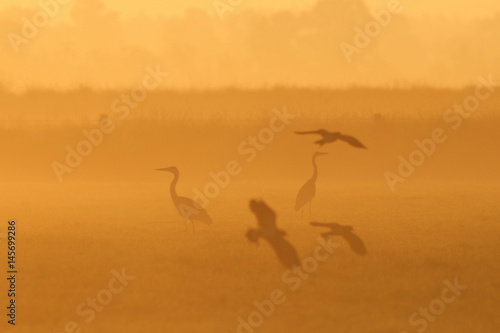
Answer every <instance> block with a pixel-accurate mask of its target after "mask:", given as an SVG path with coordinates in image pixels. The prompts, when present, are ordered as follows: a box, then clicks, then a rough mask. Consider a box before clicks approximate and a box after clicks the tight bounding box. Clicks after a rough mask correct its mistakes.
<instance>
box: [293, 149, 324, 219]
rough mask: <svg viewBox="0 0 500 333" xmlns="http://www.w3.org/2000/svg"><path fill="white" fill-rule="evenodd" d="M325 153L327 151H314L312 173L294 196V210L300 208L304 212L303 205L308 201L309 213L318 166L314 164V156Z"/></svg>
mask: <svg viewBox="0 0 500 333" xmlns="http://www.w3.org/2000/svg"><path fill="white" fill-rule="evenodd" d="M322 155H327V153H321V152H315V153H314V154H313V156H312V164H313V175H312V177H311V178H310V179H309V180H308V181H307V182H306V183H305V184H304V185H302V187H301V188H300V190H299V193H297V197H296V198H295V211H298V210H300V209H302V214H303V213H304V206H305V205H306V204H307V203H309V214H311V201H312V199H313V198H314V196H315V195H316V179H317V178H318V166H317V165H316V158H317V157H318V156H322Z"/></svg>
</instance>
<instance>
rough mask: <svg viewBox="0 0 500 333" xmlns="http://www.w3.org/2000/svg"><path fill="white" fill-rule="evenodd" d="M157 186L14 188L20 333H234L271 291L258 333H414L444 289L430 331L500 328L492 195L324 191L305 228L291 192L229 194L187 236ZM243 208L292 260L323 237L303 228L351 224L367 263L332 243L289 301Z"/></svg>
mask: <svg viewBox="0 0 500 333" xmlns="http://www.w3.org/2000/svg"><path fill="white" fill-rule="evenodd" d="M159 178H160V179H159V182H158V183H134V184H101V183H95V184H72V185H70V186H67V187H66V186H60V185H36V186H27V185H26V186H19V187H17V189H12V191H11V192H10V195H9V198H6V199H5V200H3V202H2V210H5V211H8V210H10V211H12V210H14V211H17V212H18V214H17V216H16V218H17V220H18V225H19V227H18V233H19V239H20V241H19V245H18V247H19V255H18V256H19V258H18V261H19V265H20V268H19V270H20V272H21V274H20V275H19V276H20V278H19V286H18V288H19V290H20V291H19V293H20V296H19V310H18V311H19V318H18V322H19V324H18V326H17V327H16V329H17V330H18V331H21V332H63V331H64V327H65V325H66V323H67V322H70V321H74V322H76V323H78V324H79V325H80V327H81V328H82V329H83V331H84V332H113V331H119V332H236V331H237V327H238V321H237V318H238V317H240V316H241V317H244V318H247V317H248V316H249V315H250V313H252V312H253V311H255V306H254V305H253V302H254V301H258V302H261V301H264V300H266V299H269V297H270V296H269V295H270V293H271V292H272V291H273V290H275V289H280V290H282V291H283V292H284V295H285V297H286V301H285V302H284V303H283V304H280V305H278V306H276V309H275V311H274V313H273V314H272V315H271V316H270V317H269V318H265V320H264V323H263V325H262V326H261V327H260V328H259V329H257V330H256V332H278V331H279V332H313V331H314V332H401V331H404V330H406V331H408V332H417V330H416V328H415V327H412V326H411V325H410V324H409V316H410V315H411V314H412V313H414V312H417V311H418V310H419V308H420V307H429V303H430V302H431V301H433V300H435V299H437V298H440V297H441V292H442V289H443V288H445V285H444V283H443V281H445V280H449V281H450V282H452V283H453V281H454V280H455V278H458V281H459V283H460V284H461V285H465V286H467V289H466V290H464V291H463V292H462V294H461V295H460V296H459V297H457V298H456V300H455V301H454V302H452V303H451V304H447V305H446V309H445V311H444V312H443V313H442V314H441V315H439V316H437V318H436V319H435V321H434V322H429V326H428V329H427V332H497V331H498V328H499V327H500V321H499V319H498V311H499V310H500V308H499V304H500V303H499V302H500V296H499V288H500V279H499V277H498V276H499V271H498V265H497V264H498V251H499V248H498V239H499V237H500V226H499V224H498V221H499V218H500V208H499V206H498V204H497V203H498V200H497V199H498V196H499V195H500V193H499V192H500V191H499V188H498V186H494V185H478V184H468V185H466V184H446V185H445V184H442V185H439V186H432V185H428V186H421V187H419V186H412V187H411V188H409V189H406V190H405V191H404V192H403V193H401V194H400V195H399V196H397V197H396V196H394V195H393V194H392V193H390V192H387V191H386V190H385V189H384V188H380V187H377V186H367V185H363V184H358V185H344V186H336V185H335V184H333V183H327V184H321V185H320V186H319V187H318V193H317V199H316V200H315V201H314V205H313V212H312V216H311V217H308V214H307V213H306V214H305V216H304V217H303V218H301V217H300V213H294V212H293V210H292V207H293V200H294V192H295V187H293V186H291V184H290V185H288V186H284V185H279V184H273V183H268V184H267V185H266V184H265V183H261V184H254V185H248V184H243V183H240V182H237V183H234V184H232V185H231V187H228V188H227V189H226V191H224V192H222V193H221V194H220V196H219V197H218V198H217V200H214V201H213V203H211V204H210V205H209V207H208V212H209V213H210V214H211V215H212V217H213V219H214V221H215V223H214V224H213V225H211V226H206V225H200V224H198V225H197V230H196V231H195V233H192V232H191V231H189V232H184V225H183V221H182V219H181V218H180V216H179V215H178V214H177V212H176V211H175V210H174V207H173V205H172V203H171V202H170V198H169V195H168V189H167V183H168V181H169V180H170V179H169V177H159ZM182 192H184V191H182ZM457 193H459V194H457ZM252 197H260V198H262V199H264V200H265V201H266V202H267V203H268V204H269V205H270V206H271V207H272V208H273V209H274V210H275V211H276V213H277V217H278V225H279V227H281V228H282V229H284V230H286V231H287V234H288V235H287V239H288V240H289V241H290V243H291V244H293V245H294V246H295V247H296V249H297V251H298V253H299V256H300V257H301V258H305V257H307V256H311V255H312V252H313V250H314V249H315V248H316V247H317V246H318V242H317V238H318V236H319V234H320V231H324V230H318V229H317V228H312V227H310V226H309V224H308V222H309V221H311V220H316V221H323V222H336V223H339V224H342V225H351V226H353V227H354V232H355V233H356V234H357V235H358V236H359V237H361V238H362V239H363V241H364V243H365V245H366V247H367V250H368V255H367V256H357V255H356V254H354V253H353V252H352V251H351V250H350V248H349V246H348V245H347V243H346V242H345V241H343V240H342V239H341V238H334V239H333V240H334V241H335V242H338V243H339V244H340V247H339V248H337V249H335V251H334V252H333V254H332V255H331V256H330V257H329V258H328V260H326V261H325V262H320V263H319V264H318V268H317V270H316V271H314V272H313V273H311V274H310V276H309V278H308V279H307V280H303V281H302V282H301V285H300V287H299V288H298V289H297V290H295V291H292V290H291V289H290V287H291V284H290V283H285V282H284V281H283V280H282V275H283V273H284V272H285V271H286V270H287V268H286V267H284V266H282V265H281V264H280V263H279V262H278V260H277V258H276V255H275V254H274V253H273V251H272V250H271V248H270V247H269V245H268V244H267V243H266V242H262V244H261V246H260V247H257V246H255V245H254V244H251V243H249V242H248V241H247V240H246V238H245V237H244V234H245V232H246V230H247V229H248V228H249V227H254V226H255V225H256V220H255V217H254V216H253V215H252V213H251V212H250V210H249V207H248V202H249V199H250V198H252ZM122 268H125V270H126V273H127V274H129V275H132V276H135V279H133V280H132V281H130V282H129V285H128V286H126V287H125V288H124V289H123V291H122V292H121V293H118V294H116V295H114V297H113V299H112V301H111V302H110V303H109V305H106V306H105V307H104V309H103V311H102V312H96V316H95V319H93V320H92V321H91V322H90V323H88V324H87V323H86V322H85V320H86V319H88V316H87V315H85V316H81V315H78V314H77V312H76V311H77V307H78V306H79V305H80V304H81V303H83V302H86V300H87V298H88V297H94V298H95V297H96V295H97V293H98V292H99V291H100V290H101V289H103V288H107V286H108V282H109V280H110V279H111V278H112V277H113V275H112V273H111V271H112V270H113V269H115V270H118V271H121V269H122ZM416 327H419V328H420V327H421V326H420V325H418V326H416ZM241 332H246V331H245V330H242V331H241Z"/></svg>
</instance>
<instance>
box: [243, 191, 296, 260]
mask: <svg viewBox="0 0 500 333" xmlns="http://www.w3.org/2000/svg"><path fill="white" fill-rule="evenodd" d="M250 210H251V211H252V212H253V213H254V214H255V217H256V218H257V221H258V223H259V229H249V230H248V231H247V233H246V237H247V239H248V240H249V241H250V242H252V243H258V241H259V239H260V238H263V239H265V240H266V241H267V242H268V243H269V244H270V245H271V247H272V248H273V250H274V252H276V255H277V256H278V260H279V261H280V262H281V263H282V264H283V265H284V266H286V267H289V268H291V267H294V266H301V265H300V260H299V256H298V255H297V251H296V250H295V248H294V247H293V245H292V244H290V243H289V242H288V241H287V240H286V239H285V238H284V236H285V235H286V233H285V232H284V231H283V230H280V229H278V228H277V227H276V213H275V212H274V211H273V210H272V209H271V208H270V207H269V206H268V205H267V204H266V203H265V202H264V201H257V200H250Z"/></svg>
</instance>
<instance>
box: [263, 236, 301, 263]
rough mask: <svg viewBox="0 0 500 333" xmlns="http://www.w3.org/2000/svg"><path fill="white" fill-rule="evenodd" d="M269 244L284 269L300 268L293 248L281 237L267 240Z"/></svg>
mask: <svg viewBox="0 0 500 333" xmlns="http://www.w3.org/2000/svg"><path fill="white" fill-rule="evenodd" d="M268 241H269V244H270V245H271V246H272V247H273V249H274V251H275V252H276V255H277V256H278V259H279V261H280V262H281V263H282V264H283V265H284V266H286V267H288V268H292V267H294V266H301V265H300V260H299V256H298V254H297V250H295V247H294V246H293V245H292V244H290V243H289V242H288V241H287V240H286V239H284V238H283V237H281V236H277V237H273V238H271V239H268Z"/></svg>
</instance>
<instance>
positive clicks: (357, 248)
mask: <svg viewBox="0 0 500 333" xmlns="http://www.w3.org/2000/svg"><path fill="white" fill-rule="evenodd" d="M310 224H311V225H312V226H313V227H326V228H330V231H329V232H324V233H322V234H321V235H322V236H323V237H325V238H327V239H328V238H330V237H331V236H340V237H342V238H344V239H345V240H346V241H347V243H349V246H350V247H351V249H352V250H353V251H354V253H356V254H358V255H361V256H363V255H366V254H368V251H367V250H366V247H365V244H364V243H363V240H362V239H361V238H359V236H358V235H356V234H354V233H353V232H352V230H353V227H352V226H350V225H341V224H338V223H322V222H311V223H310Z"/></svg>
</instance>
